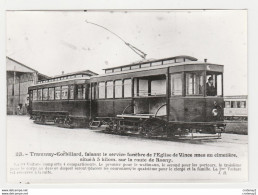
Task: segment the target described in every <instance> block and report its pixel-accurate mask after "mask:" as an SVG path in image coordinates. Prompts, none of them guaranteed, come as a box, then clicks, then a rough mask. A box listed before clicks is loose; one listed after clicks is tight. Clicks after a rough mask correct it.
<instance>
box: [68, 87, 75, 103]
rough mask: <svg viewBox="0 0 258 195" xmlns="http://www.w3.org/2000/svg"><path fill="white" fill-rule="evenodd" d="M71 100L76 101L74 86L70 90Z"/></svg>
mask: <svg viewBox="0 0 258 195" xmlns="http://www.w3.org/2000/svg"><path fill="white" fill-rule="evenodd" d="M69 99H70V100H73V99H74V86H73V85H71V86H70V88H69Z"/></svg>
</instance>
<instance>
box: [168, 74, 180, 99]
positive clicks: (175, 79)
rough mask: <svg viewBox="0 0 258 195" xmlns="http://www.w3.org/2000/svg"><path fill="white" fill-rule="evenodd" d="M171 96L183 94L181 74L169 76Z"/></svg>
mask: <svg viewBox="0 0 258 195" xmlns="http://www.w3.org/2000/svg"><path fill="white" fill-rule="evenodd" d="M170 79H171V95H182V94H183V83H182V74H181V73H179V74H171V77H170Z"/></svg>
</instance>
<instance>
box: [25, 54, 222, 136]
mask: <svg viewBox="0 0 258 195" xmlns="http://www.w3.org/2000/svg"><path fill="white" fill-rule="evenodd" d="M104 70H105V74H104V75H93V74H92V75H81V76H78V75H73V76H74V78H68V77H67V78H62V77H61V78H60V80H56V78H54V79H51V80H50V81H49V80H46V81H45V82H42V83H40V84H38V85H36V86H33V87H30V88H29V94H30V106H31V117H32V118H33V119H34V120H35V121H36V122H37V123H50V122H52V123H56V124H58V125H63V126H68V127H73V126H81V125H86V124H89V125H90V127H92V128H94V127H98V128H103V129H105V131H108V132H111V133H119V134H125V133H132V134H140V135H143V136H147V137H155V136H164V137H175V138H179V137H184V136H187V135H188V134H189V133H190V134H191V133H193V132H194V133H211V134H216V133H218V134H219V136H220V133H221V132H223V130H224V128H225V124H224V122H223V118H224V114H223V104H224V99H223V66H222V65H217V64H211V63H207V62H206V61H205V62H199V61H197V59H196V58H194V57H191V56H176V57H171V58H165V59H160V60H151V61H145V62H139V63H133V64H129V65H124V66H118V67H114V68H107V69H104Z"/></svg>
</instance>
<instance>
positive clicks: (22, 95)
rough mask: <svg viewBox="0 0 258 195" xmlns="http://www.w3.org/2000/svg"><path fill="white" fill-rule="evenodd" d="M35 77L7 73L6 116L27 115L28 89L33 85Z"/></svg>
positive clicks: (25, 74)
mask: <svg viewBox="0 0 258 195" xmlns="http://www.w3.org/2000/svg"><path fill="white" fill-rule="evenodd" d="M35 76H36V75H35V74H34V73H19V72H13V71H8V72H7V114H27V106H28V100H27V98H28V87H29V86H31V85H33V84H34V80H35V78H34V77H35ZM18 106H19V107H20V109H19V108H18Z"/></svg>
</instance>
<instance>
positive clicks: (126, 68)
mask: <svg viewBox="0 0 258 195" xmlns="http://www.w3.org/2000/svg"><path fill="white" fill-rule="evenodd" d="M125 70H130V66H127V67H122V71H125Z"/></svg>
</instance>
